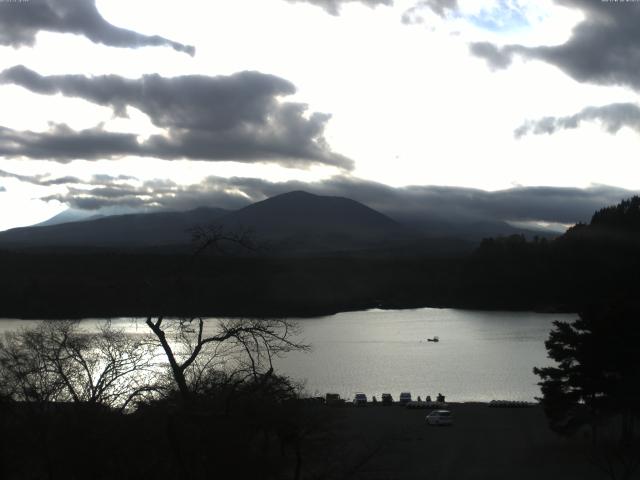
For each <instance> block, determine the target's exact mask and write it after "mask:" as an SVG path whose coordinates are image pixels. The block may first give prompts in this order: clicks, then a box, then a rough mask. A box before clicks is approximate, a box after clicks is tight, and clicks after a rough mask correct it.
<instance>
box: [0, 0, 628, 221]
mask: <svg viewBox="0 0 640 480" xmlns="http://www.w3.org/2000/svg"><path fill="white" fill-rule="evenodd" d="M638 25H640V3H636V2H612V1H609V2H606V1H601V0H530V1H528V0H215V1H209V2H203V1H201V0H181V1H180V2H175V1H165V0H135V1H130V0H106V1H102V0H96V1H94V0H0V60H1V61H0V104H1V105H2V109H0V208H1V209H2V216H1V218H0V230H1V229H6V228H10V227H14V226H19V225H28V224H32V223H35V222H38V221H42V220H45V219H46V218H49V217H51V216H52V215H55V214H57V213H59V212H61V211H63V210H65V209H67V208H73V209H80V210H84V211H87V212H91V213H96V212H102V213H105V212H106V213H109V212H116V211H119V212H121V211H129V210H151V209H158V208H164V209H188V208H192V207H196V206H200V205H210V206H219V207H226V208H237V207H240V206H243V205H245V204H247V203H248V202H251V201H257V200H262V199H264V198H266V197H268V196H270V195H274V194H278V193H283V192H285V191H288V190H292V189H305V190H308V191H312V192H315V193H321V194H330V195H343V196H349V197H351V198H355V199H357V200H360V201H363V202H364V203H366V204H368V205H370V206H372V207H373V208H379V209H381V210H383V211H385V212H388V213H394V212H397V213H398V214H401V213H402V212H405V213H406V212H409V211H410V212H415V213H416V214H419V213H420V212H421V211H425V212H427V211H434V210H439V211H441V212H452V214H453V212H457V213H458V214H460V212H463V213H464V214H468V215H469V216H471V217H472V216H474V215H477V216H478V217H483V218H484V217H490V218H493V219H499V220H506V221H511V222H524V223H527V222H533V223H540V222H542V223H545V224H547V223H549V224H571V223H574V222H576V221H579V220H588V215H589V213H590V212H592V211H593V209H595V208H599V207H600V206H603V205H605V204H609V203H613V202H616V201H618V200H619V199H620V198H623V197H627V196H630V195H632V194H634V193H635V192H637V191H638V190H640V168H639V166H638V165H639V162H640V159H639V158H638V147H639V146H640V104H639V103H638V100H637V94H638V91H639V90H640V77H638V75H637V72H638V69H639V67H640V29H638V28H637V26H638Z"/></svg>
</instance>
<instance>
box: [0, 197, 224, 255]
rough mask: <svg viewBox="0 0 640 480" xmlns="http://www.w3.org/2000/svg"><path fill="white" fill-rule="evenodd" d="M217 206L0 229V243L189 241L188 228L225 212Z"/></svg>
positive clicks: (160, 243)
mask: <svg viewBox="0 0 640 480" xmlns="http://www.w3.org/2000/svg"><path fill="white" fill-rule="evenodd" d="M226 213H227V210H223V209H220V208H204V207H203V208H197V209H195V210H190V211H187V212H155V213H139V214H128V215H113V216H109V217H103V218H97V219H93V220H91V219H85V220H83V221H73V222H67V223H59V224H54V225H45V226H33V227H22V228H14V229H11V230H7V231H6V232H2V233H0V246H10V247H115V248H121V247H122V248H134V247H157V246H168V245H184V244H188V243H189V242H190V238H191V235H190V233H189V232H188V229H190V228H192V227H194V226H195V225H201V224H205V225H206V224H209V223H212V222H213V221H215V220H216V219H218V218H220V217H221V216H223V215H225V214H226Z"/></svg>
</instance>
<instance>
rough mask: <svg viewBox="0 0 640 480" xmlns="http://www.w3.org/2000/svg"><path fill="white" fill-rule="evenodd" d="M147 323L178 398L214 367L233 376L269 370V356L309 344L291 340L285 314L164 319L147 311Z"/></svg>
mask: <svg viewBox="0 0 640 480" xmlns="http://www.w3.org/2000/svg"><path fill="white" fill-rule="evenodd" d="M146 324H147V326H148V327H149V328H150V329H151V331H152V332H153V333H154V335H155V336H156V337H157V339H158V340H159V342H160V345H161V346H162V349H163V350H164V353H165V355H166V357H167V360H168V362H169V367H170V370H171V374H172V376H173V379H174V381H175V384H176V386H177V388H178V390H179V392H180V394H181V396H182V398H183V399H187V398H189V397H190V396H191V395H192V394H193V393H197V391H198V388H199V385H201V384H202V380H203V379H204V378H210V377H211V376H212V374H215V373H216V372H219V373H222V374H223V375H224V376H225V377H226V378H227V379H235V380H236V381H238V382H242V381H245V380H247V379H253V380H256V379H258V378H261V377H268V376H271V375H272V374H273V371H274V367H273V360H274V359H275V358H277V357H280V356H282V355H284V354H286V353H288V352H291V351H293V350H307V349H308V348H309V347H308V346H307V345H304V344H303V343H300V342H298V341H296V338H295V337H296V335H297V334H298V328H297V326H296V325H295V324H294V323H293V322H291V321H289V320H280V319H279V320H271V319H269V320H260V319H224V320H215V321H212V322H210V323H207V322H205V320H204V319H203V318H200V317H196V318H189V319H180V320H165V319H164V318H163V317H157V318H154V317H148V318H147V320H146Z"/></svg>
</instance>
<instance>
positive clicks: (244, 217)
mask: <svg viewBox="0 0 640 480" xmlns="http://www.w3.org/2000/svg"><path fill="white" fill-rule="evenodd" d="M219 223H220V224H221V225H222V226H223V227H224V228H225V229H227V230H229V231H236V230H242V229H250V230H252V231H253V233H254V235H255V237H256V238H257V239H258V240H259V241H262V242H267V243H268V244H269V245H270V248H271V249H272V250H277V251H278V252H281V253H286V252H287V251H296V252H301V251H319V250H322V251H344V250H347V251H348V250H359V249H369V248H378V247H388V246H394V245H399V244H401V243H405V242H407V241H411V240H414V239H416V238H417V234H415V233H414V232H412V231H411V230H410V229H408V228H406V227H404V226H402V225H400V224H399V223H398V222H396V221H395V220H392V219H391V218H389V217H387V216H385V215H383V214H382V213H380V212H378V211H376V210H373V209H372V208H369V207H367V206H365V205H363V204H361V203H359V202H356V201H355V200H351V199H348V198H344V197H329V196H320V195H313V194H310V193H307V192H302V191H294V192H289V193H285V194H282V195H277V196H275V197H271V198H269V199H267V200H263V201H261V202H257V203H254V204H252V205H249V206H247V207H245V208H242V209H240V210H238V211H235V212H232V213H229V214H228V215H225V216H224V217H222V218H220V219H219Z"/></svg>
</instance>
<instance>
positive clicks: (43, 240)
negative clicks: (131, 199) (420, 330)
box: [0, 191, 524, 256]
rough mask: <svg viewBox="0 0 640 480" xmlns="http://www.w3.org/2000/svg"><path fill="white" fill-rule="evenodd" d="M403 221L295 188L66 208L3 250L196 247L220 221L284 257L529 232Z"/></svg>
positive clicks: (407, 248) (472, 241) (439, 245)
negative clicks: (241, 201) (200, 200)
mask: <svg viewBox="0 0 640 480" xmlns="http://www.w3.org/2000/svg"><path fill="white" fill-rule="evenodd" d="M398 218H399V219H400V222H398V221H397V220H395V219H392V218H390V217H389V216H387V215H384V214H383V213H380V212H379V211H377V210H374V209H372V208H369V207H367V206H365V205H363V204H362V203H359V202H357V201H355V200H351V199H349V198H344V197H330V196H322V195H314V194H310V193H307V192H303V191H294V192H289V193H284V194H281V195H277V196H275V197H271V198H269V199H266V200H263V201H261V202H257V203H254V204H251V205H249V206H247V207H244V208H242V209H240V210H236V211H228V210H223V209H217V208H205V207H202V208H197V209H195V210H190V211H186V212H155V213H134V214H124V215H109V216H105V217H100V218H83V216H82V215H76V214H75V213H74V212H63V213H62V214H60V215H58V216H56V217H54V218H52V219H50V220H48V221H47V222H45V223H43V224H40V225H36V226H31V227H22V228H15V229H12V230H8V231H6V232H0V247H5V248H7V247H13V248H15V247H18V248H30V247H73V248H77V247H109V248H118V249H122V248H124V249H127V248H149V247H156V248H158V247H161V248H165V249H166V248H168V247H175V246H182V247H190V243H191V235H190V233H189V231H188V230H189V229H190V228H193V227H194V226H197V225H205V226H206V225H211V224H216V225H219V226H221V227H222V228H223V229H224V230H225V231H227V232H238V231H245V230H249V231H250V232H252V235H253V237H254V238H255V241H256V242H257V244H258V246H260V247H261V248H262V250H263V251H265V252H269V253H272V254H276V255H288V254H294V255H299V254H305V253H340V252H343V253H350V254H351V253H354V252H356V251H360V252H362V253H363V254H367V255H368V254H372V253H375V254H382V255H387V254H389V253H392V254H393V255H418V254H427V255H436V256H440V255H450V254H459V253H464V252H470V251H471V250H472V249H473V248H474V246H475V245H476V244H477V243H476V242H479V240H480V239H481V238H483V237H490V236H496V235H504V234H512V233H523V232H524V231H522V230H519V229H516V228H515V227H511V226H509V225H508V224H506V223H502V222H490V221H487V222H480V221H479V222H475V223H473V222H468V223H465V224H460V223H455V222H450V221H448V220H447V219H442V218H435V217H434V218H431V217H429V218H426V217H425V218H422V219H417V220H416V219H411V218H403V217H402V215H398Z"/></svg>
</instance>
